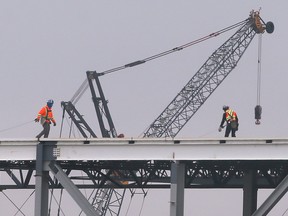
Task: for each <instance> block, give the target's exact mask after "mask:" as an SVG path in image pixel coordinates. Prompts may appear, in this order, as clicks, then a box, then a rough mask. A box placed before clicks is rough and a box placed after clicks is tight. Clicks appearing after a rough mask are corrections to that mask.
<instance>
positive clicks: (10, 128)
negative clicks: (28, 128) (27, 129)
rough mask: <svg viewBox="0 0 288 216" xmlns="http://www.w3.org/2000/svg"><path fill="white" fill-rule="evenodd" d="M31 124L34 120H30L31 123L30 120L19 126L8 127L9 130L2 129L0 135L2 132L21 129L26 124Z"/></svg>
mask: <svg viewBox="0 0 288 216" xmlns="http://www.w3.org/2000/svg"><path fill="white" fill-rule="evenodd" d="M32 122H34V120H32V121H31V120H30V121H28V122H24V123H21V124H18V125H15V126H12V127H9V128H5V129H2V130H0V133H2V132H4V131H8V130H12V129H15V128H18V127H22V126H24V125H27V124H30V123H32Z"/></svg>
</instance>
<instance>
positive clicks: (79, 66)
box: [0, 0, 288, 216]
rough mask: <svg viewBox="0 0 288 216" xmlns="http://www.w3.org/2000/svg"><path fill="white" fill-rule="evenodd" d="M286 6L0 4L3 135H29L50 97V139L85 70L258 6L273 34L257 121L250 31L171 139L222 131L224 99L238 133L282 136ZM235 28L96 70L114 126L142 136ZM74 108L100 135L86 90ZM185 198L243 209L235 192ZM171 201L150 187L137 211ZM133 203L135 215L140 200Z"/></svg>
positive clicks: (267, 44)
mask: <svg viewBox="0 0 288 216" xmlns="http://www.w3.org/2000/svg"><path fill="white" fill-rule="evenodd" d="M287 6H288V3H287V1H285V0H278V1H271V0H261V1H260V0H249V1H248V0H246V1H229V0H218V1H208V0H204V1H182V0H180V1H172V0H158V1H128V0H127V1H126V0H124V1H114V0H111V1H97V0H93V1H92V0H86V1H76V0H69V1H68V0H65V1H55V0H52V1H49V2H43V1H36V0H35V1H34V0H26V1H20V0H18V1H17V0H15V1H1V3H0V29H1V34H0V47H1V49H0V62H1V63H0V70H1V74H0V76H1V77H0V82H1V85H0V86H1V87H0V88H1V91H0V98H1V104H2V106H1V113H2V118H1V123H0V132H1V133H0V138H1V139H4V138H33V137H35V136H36V135H37V133H38V132H39V131H40V130H41V127H40V125H39V124H35V123H34V122H32V121H33V119H34V118H35V117H36V115H37V112H38V111H39V109H40V108H41V107H42V106H43V105H45V102H46V100H47V99H50V98H52V99H54V101H55V105H54V115H55V118H56V121H57V122H58V125H57V126H56V127H53V128H52V129H51V135H50V137H51V138H58V137H59V134H60V125H61V121H62V119H61V118H62V110H61V106H60V103H61V101H68V100H70V99H71V98H72V96H73V94H74V93H75V92H76V90H77V89H78V88H79V87H80V85H81V83H82V82H83V81H84V79H85V78H86V73H85V72H86V71H87V70H96V71H98V72H101V71H105V70H108V69H111V68H114V67H118V66H122V65H125V64H127V63H130V62H133V61H136V60H141V59H143V58H146V57H149V56H151V55H154V54H158V53H160V52H162V51H166V50H170V49H172V48H174V47H176V46H179V45H183V44H185V43H187V42H190V41H193V40H196V39H198V38H200V37H203V36H206V35H208V34H210V33H212V32H215V31H218V30H220V29H222V28H225V27H228V26H230V25H233V24H235V23H237V22H239V21H242V20H244V19H246V18H248V16H249V13H250V11H251V10H252V9H254V10H259V9H260V8H261V17H262V18H263V19H264V20H265V21H273V23H274V25H275V32H274V33H273V34H267V33H266V34H264V35H263V41H262V42H263V43H262V89H261V105H262V107H263V113H262V121H261V122H262V123H261V125H259V126H256V125H255V124H254V122H255V120H254V107H255V105H256V85H257V82H256V81H257V80H256V78H257V52H258V37H255V39H254V41H253V42H252V44H251V45H250V47H249V48H248V50H247V51H246V53H245V54H244V56H243V57H242V59H241V60H240V63H239V64H238V66H237V67H236V69H234V71H232V72H231V74H230V75H229V76H228V78H227V79H226V80H225V81H224V82H223V83H222V84H221V86H220V87H219V88H218V89H217V90H216V91H215V92H214V93H213V95H212V96H211V97H210V98H209V99H208V101H207V102H206V103H205V104H204V105H203V106H202V107H201V109H200V110H199V111H198V112H197V113H196V114H195V115H194V116H193V118H192V119H191V121H190V122H189V123H188V124H187V125H186V126H185V128H183V130H182V131H181V132H180V133H179V134H178V137H185V138H189V137H190V138H200V137H201V138H203V137H204V138H219V137H222V136H223V133H219V132H218V131H217V128H218V126H219V123H220V120H221V115H222V110H221V108H222V105H224V104H227V105H230V106H231V108H233V109H234V110H235V111H237V113H238V116H239V119H240V128H239V131H238V134H237V136H238V137H242V138H249V137H260V138H263V137H269V138H278V137H285V138H286V137H287V130H288V125H287V124H285V122H287V120H288V119H287V118H288V117H287V115H286V108H287V107H288V102H287V99H286V97H285V96H286V93H287V83H286V82H287V80H288V79H287V78H288V75H287V73H286V69H287V64H288V61H287V46H288V45H287V38H288V30H287V28H286V27H287V20H288V14H287ZM235 31H236V30H235ZM235 31H234V30H233V31H230V32H228V33H225V34H222V35H220V36H218V37H216V38H213V39H211V40H209V41H205V42H203V43H201V44H197V45H195V46H193V47H191V48H188V49H185V50H183V51H181V52H177V53H174V54H171V55H169V56H166V57H163V58H160V59H157V60H154V61H151V62H147V63H145V64H143V65H140V66H137V67H134V68H129V69H126V70H123V71H119V72H116V73H113V74H109V75H105V76H103V77H101V83H102V87H103V89H104V93H105V96H106V98H107V99H108V100H109V104H108V105H109V108H110V111H111V115H112V117H113V120H114V124H115V127H116V129H117V131H118V133H124V134H125V136H126V137H139V136H141V133H142V132H143V131H144V130H145V129H146V128H147V127H148V125H149V124H150V123H152V122H153V120H154V119H155V118H156V117H157V116H158V115H159V114H160V113H161V112H162V110H163V109H164V108H165V107H166V106H167V105H168V104H169V103H170V102H171V100H172V99H173V98H174V97H175V95H176V94H177V93H178V92H179V91H180V90H181V88H182V87H183V86H184V85H186V83H187V82H188V80H190V78H191V77H192V76H193V75H194V74H195V73H196V72H197V70H198V69H199V68H200V67H201V66H202V64H203V63H204V62H205V61H206V60H207V58H208V57H209V56H210V55H211V54H212V52H213V51H215V50H216V49H217V48H218V47H219V46H220V45H221V44H222V43H223V42H225V41H226V40H227V39H228V38H229V37H230V36H231V35H232V34H233V33H234V32H235ZM77 108H78V110H79V111H80V113H81V114H83V115H84V117H85V118H86V119H87V121H88V123H89V124H90V125H91V126H92V127H93V128H94V127H95V130H96V133H97V134H100V133H99V131H97V119H96V114H95V111H94V108H93V104H92V101H91V96H90V92H89V91H87V92H86V94H85V95H84V96H83V97H82V98H81V100H80V101H79V102H78V104H77ZM283 123H284V124H283ZM67 131H68V124H64V132H63V135H62V136H64V137H65V136H66V137H67V136H68V133H67ZM7 193H8V192H7ZM260 194H264V192H263V191H260ZM265 195H267V194H266V193H265ZM265 195H263V196H261V197H260V198H259V201H260V200H261V199H262V200H263V199H264V197H265ZM186 196H187V199H186V203H185V215H192V213H193V214H194V215H197V216H202V215H203V216H206V215H217V214H218V215H221V216H231V215H235V216H238V215H239V216H240V215H242V192H241V191H239V190H234V192H231V191H230V190H229V191H227V190H216V191H214V192H213V191H212V190H208V191H206V190H195V191H194V190H193V191H192V190H189V191H186ZM0 197H1V194H0ZM1 199H3V197H2V198H1ZM4 200H5V198H4ZM140 200H141V199H140ZM168 201H169V190H166V191H164V192H163V191H158V192H157V193H155V192H152V191H151V193H150V192H149V195H148V196H147V198H146V199H145V203H144V208H143V211H142V214H141V216H147V215H168V214H169V203H168ZM286 201H287V200H286ZM3 202H4V201H3ZM3 202H1V203H3ZM5 202H8V201H7V199H6V201H5ZM228 202H229V205H230V206H231V208H229V209H227V207H228V204H227V203H228ZM8 203H9V202H8ZM20 203H21V201H20ZM137 203H138V205H139V203H140V201H138V202H137ZM137 203H136V204H135V205H137ZM158 203H159V205H158ZM204 203H209V208H207V207H205V206H203V205H204ZM33 204H34V203H33ZM1 205H2V204H1ZM7 206H9V204H8V205H7ZM155 206H157V207H155ZM158 206H159V208H158ZM160 206H161V207H160ZM286 206H287V205H286V203H284V204H282V205H281V202H280V203H279V207H278V208H277V210H273V211H277V212H273V213H271V215H282V214H283V213H284V211H285V210H286ZM9 209H10V208H9ZM9 209H8V208H7V211H9ZM11 209H13V207H12V206H11ZM135 209H136V212H137V209H139V207H138V208H137V207H136V208H135ZM13 210H14V211H12V212H15V209H13ZM124 212H125V211H124ZM215 212H217V214H215ZM135 214H137V213H135V212H134V213H130V214H128V215H135ZM138 214H139V213H138ZM7 215H10V214H9V213H7ZM69 215H72V214H69ZM122 215H124V213H123V214H122ZM287 215H288V214H287Z"/></svg>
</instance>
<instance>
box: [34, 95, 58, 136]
mask: <svg viewBox="0 0 288 216" xmlns="http://www.w3.org/2000/svg"><path fill="white" fill-rule="evenodd" d="M53 104H54V101H53V100H51V99H50V100H48V101H47V105H46V106H44V107H42V108H41V110H40V111H39V113H38V115H37V118H35V122H39V121H40V123H41V125H42V126H43V130H42V131H41V132H40V133H39V134H38V135H37V136H36V138H38V139H39V138H40V137H41V136H43V135H44V138H47V137H48V135H49V132H50V124H51V122H52V123H53V125H54V126H56V121H55V119H54V117H53V112H52V106H53Z"/></svg>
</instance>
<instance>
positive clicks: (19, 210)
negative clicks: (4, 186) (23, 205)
mask: <svg viewBox="0 0 288 216" xmlns="http://www.w3.org/2000/svg"><path fill="white" fill-rule="evenodd" d="M1 192H2V193H3V194H4V196H5V197H6V198H7V199H8V200H9V201H10V202H11V203H12V205H13V206H14V207H15V208H16V209H17V210H18V211H17V213H18V212H20V213H21V214H22V215H24V216H25V214H24V213H23V212H22V211H21V209H20V208H19V207H18V206H17V205H16V204H15V203H14V202H13V200H11V199H10V198H9V196H8V195H7V194H5V193H4V191H1Z"/></svg>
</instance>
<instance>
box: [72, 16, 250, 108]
mask: <svg viewBox="0 0 288 216" xmlns="http://www.w3.org/2000/svg"><path fill="white" fill-rule="evenodd" d="M247 22H249V19H245V20H243V21H241V22H238V23H236V24H234V25H231V26H229V27H226V28H223V29H221V30H219V31H216V32H213V33H211V34H209V35H206V36H204V37H202V38H199V39H196V40H194V41H191V42H189V43H186V44H184V45H181V46H178V47H175V48H173V49H170V50H167V51H164V52H161V53H158V54H155V55H152V56H150V57H147V58H144V59H142V60H138V61H134V62H131V63H128V64H125V65H123V66H120V67H115V68H112V69H109V70H106V71H103V72H100V73H98V74H99V76H102V75H105V74H109V73H113V72H116V71H120V70H123V69H126V68H129V67H134V66H137V65H140V64H143V63H146V62H148V61H152V60H154V59H157V58H161V57H163V56H166V55H169V54H172V53H174V52H177V51H181V50H183V49H185V48H188V47H190V46H193V45H195V44H198V43H201V42H203V41H206V40H208V39H210V38H213V37H216V36H218V35H220V34H222V33H225V32H227V31H230V30H232V29H234V28H237V27H239V26H241V25H243V24H244V23H247ZM87 88H88V80H87V79H85V80H84V81H83V83H82V84H81V86H80V87H79V89H78V90H77V91H76V92H75V94H74V95H73V97H72V98H71V100H70V101H71V102H72V103H73V104H74V105H75V104H76V103H77V102H78V100H79V99H80V98H81V96H82V95H83V94H84V92H85V91H86V90H87Z"/></svg>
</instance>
